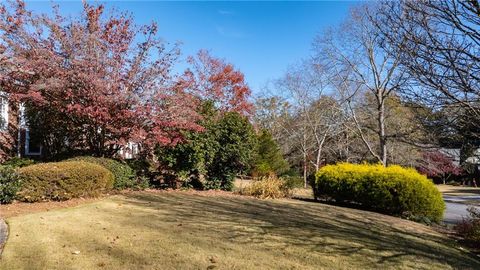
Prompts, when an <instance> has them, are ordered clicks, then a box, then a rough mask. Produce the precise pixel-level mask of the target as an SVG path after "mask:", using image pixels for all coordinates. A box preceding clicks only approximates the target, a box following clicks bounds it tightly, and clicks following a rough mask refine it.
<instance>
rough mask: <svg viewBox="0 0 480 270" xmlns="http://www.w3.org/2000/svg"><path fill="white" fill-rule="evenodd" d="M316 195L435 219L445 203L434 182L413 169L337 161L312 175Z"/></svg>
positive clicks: (341, 201) (439, 218) (405, 214)
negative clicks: (338, 162)
mask: <svg viewBox="0 0 480 270" xmlns="http://www.w3.org/2000/svg"><path fill="white" fill-rule="evenodd" d="M313 189H314V194H315V197H323V198H325V199H327V200H334V201H335V202H337V203H346V204H350V205H352V206H354V207H355V206H357V207H359V208H363V209H368V210H372V211H376V212H381V213H385V214H390V215H395V216H403V217H407V218H414V219H424V218H428V219H429V220H430V221H433V222H438V221H440V220H441V219H442V217H443V212H444V210H445V203H444V201H443V198H442V195H441V194H440V192H439V191H438V189H437V188H436V187H435V185H434V184H433V183H432V182H431V181H430V180H429V179H427V177H426V176H424V175H421V174H419V173H418V172H417V171H416V170H414V169H410V168H408V169H407V168H402V167H400V166H388V167H384V166H382V165H368V164H350V163H340V164H337V165H327V166H325V167H323V168H322V169H320V170H319V171H318V172H317V174H316V175H315V182H314V185H313Z"/></svg>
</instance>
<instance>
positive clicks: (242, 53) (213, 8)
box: [27, 1, 355, 93]
mask: <svg viewBox="0 0 480 270" xmlns="http://www.w3.org/2000/svg"><path fill="white" fill-rule="evenodd" d="M55 3H59V4H60V10H61V11H62V13H65V14H72V15H74V14H76V13H77V12H79V10H80V9H81V2H80V1H78V2H73V1H57V2H55ZM98 3H104V4H105V5H106V6H107V8H111V7H115V8H116V9H119V10H128V11H130V12H132V13H133V16H134V17H135V20H136V22H137V23H138V24H146V23H149V22H151V21H156V22H157V23H158V25H159V31H160V35H161V36H162V37H163V38H164V39H165V40H166V41H168V42H171V43H174V42H176V41H181V42H182V43H183V44H182V52H183V54H184V55H192V54H195V53H196V52H197V51H198V50H200V49H208V50H210V51H211V53H212V55H214V56H217V57H221V58H225V59H226V60H227V61H228V62H231V63H233V64H234V65H235V66H236V67H237V68H239V69H240V70H241V71H242V72H244V73H245V78H246V80H247V82H248V84H249V85H250V87H251V88H252V90H253V91H254V93H259V92H260V91H261V89H262V87H263V86H264V85H265V84H266V83H267V82H268V81H269V80H272V79H276V78H279V77H281V76H282V74H283V73H284V72H285V71H286V69H287V67H288V66H289V65H291V64H294V63H295V62H298V61H299V60H300V59H302V58H306V57H308V56H309V54H310V53H311V43H312V40H313V38H314V37H315V35H316V34H317V33H319V32H320V31H322V30H323V29H325V28H327V27H329V26H334V25H336V24H338V23H340V22H341V21H342V20H343V19H344V18H345V17H346V16H347V15H348V12H349V9H350V8H351V7H352V6H354V5H355V2H347V1H321V2H198V1H197V2H154V1H145V2H142V1H112V2H98ZM27 8H29V9H32V10H34V11H39V12H47V11H49V10H50V2H41V1H33V2H29V1H27Z"/></svg>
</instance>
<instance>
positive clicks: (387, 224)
mask: <svg viewBox="0 0 480 270" xmlns="http://www.w3.org/2000/svg"><path fill="white" fill-rule="evenodd" d="M7 221H8V223H9V225H10V238H9V240H8V241H7V244H6V246H5V250H4V253H3V256H2V259H1V260H0V269H102V268H103V269H372V268H378V269H410V268H414V269H452V268H453V269H480V264H479V262H478V261H476V260H475V259H473V258H471V257H470V256H469V255H468V254H466V253H465V252H463V251H462V250H460V249H458V248H456V247H454V246H453V245H452V243H451V242H450V241H449V240H448V239H447V238H446V237H444V236H442V235H440V234H437V233H435V232H433V231H432V230H430V229H429V228H428V227H425V226H422V225H420V224H416V223H413V222H409V221H405V220H400V219H397V218H393V217H388V216H384V215H380V214H376V213H370V212H363V211H359V210H353V209H347V208H340V207H335V206H329V205H324V204H320V203H311V202H303V201H294V200H277V201H261V200H256V199H251V198H246V197H237V196H216V197H208V196H203V195H198V194H191V193H184V192H161V193H149V192H138V193H133V194H127V195H119V196H114V197H111V198H108V199H105V200H102V201H98V202H95V203H91V204H85V205H81V206H77V207H74V208H67V209H61V210H54V211H48V212H41V213H34V214H29V215H23V216H18V217H12V218H9V219H8V220H7ZM76 251H79V252H80V253H79V254H74V253H75V252H76Z"/></svg>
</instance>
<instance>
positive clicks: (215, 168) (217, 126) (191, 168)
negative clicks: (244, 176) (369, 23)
mask: <svg viewBox="0 0 480 270" xmlns="http://www.w3.org/2000/svg"><path fill="white" fill-rule="evenodd" d="M201 114H202V116H203V118H202V120H201V123H200V124H201V125H202V126H203V127H204V128H205V130H204V132H187V133H185V134H184V137H185V141H184V142H182V143H180V144H177V145H175V146H174V147H158V148H157V151H156V155H157V157H158V159H159V160H160V162H161V165H162V166H161V167H162V170H163V174H164V178H165V179H169V180H168V182H171V181H170V179H172V178H174V179H173V181H177V182H180V185H178V183H175V184H172V183H171V184H169V186H171V187H177V186H184V187H185V186H187V187H195V188H199V189H224V190H231V189H232V187H233V180H234V179H235V176H236V175H237V174H239V173H246V172H248V171H250V169H251V165H252V162H253V159H254V157H255V155H254V154H255V146H256V136H255V131H254V129H253V126H252V124H251V123H250V122H249V120H248V118H246V117H244V116H242V115H240V114H239V113H236V112H226V113H220V112H219V111H218V110H216V109H215V108H214V106H213V103H211V102H204V104H203V107H202V111H201ZM171 176H173V177H171Z"/></svg>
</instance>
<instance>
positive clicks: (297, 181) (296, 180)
mask: <svg viewBox="0 0 480 270" xmlns="http://www.w3.org/2000/svg"><path fill="white" fill-rule="evenodd" d="M280 178H281V179H282V180H283V181H285V183H286V185H287V186H288V187H289V188H292V189H293V188H303V187H304V181H303V178H302V177H300V176H290V175H284V176H282V177H280Z"/></svg>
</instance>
